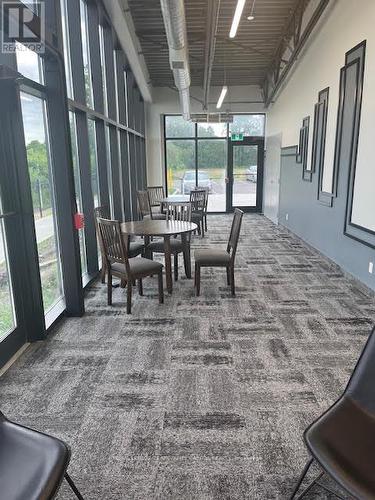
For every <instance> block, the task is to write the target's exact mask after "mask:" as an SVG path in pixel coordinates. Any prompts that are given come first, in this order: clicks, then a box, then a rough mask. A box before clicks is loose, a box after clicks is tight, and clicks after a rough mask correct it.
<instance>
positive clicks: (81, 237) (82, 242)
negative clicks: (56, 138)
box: [69, 111, 87, 275]
mask: <svg viewBox="0 0 375 500" xmlns="http://www.w3.org/2000/svg"><path fill="white" fill-rule="evenodd" d="M69 124H70V136H71V144H72V160H73V164H72V166H73V175H74V188H75V194H76V204H77V211H78V212H79V213H83V204H82V188H81V175H80V171H79V158H78V146H77V129H76V120H75V114H74V113H73V112H72V111H70V112H69ZM78 237H79V251H80V255H81V268H82V274H83V275H85V274H86V273H87V256H86V241H85V231H84V228H83V227H82V228H80V229H79V230H78Z"/></svg>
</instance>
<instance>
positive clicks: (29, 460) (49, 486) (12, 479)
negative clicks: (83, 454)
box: [0, 414, 70, 500]
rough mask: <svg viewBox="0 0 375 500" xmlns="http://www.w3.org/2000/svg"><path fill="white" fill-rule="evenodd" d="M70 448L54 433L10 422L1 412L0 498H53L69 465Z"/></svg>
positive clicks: (36, 499)
mask: <svg viewBox="0 0 375 500" xmlns="http://www.w3.org/2000/svg"><path fill="white" fill-rule="evenodd" d="M69 458H70V451H69V449H68V447H67V446H66V445H65V443H63V442H62V441H60V440H59V439H56V438H54V437H52V436H47V435H46V434H42V433H40V432H37V431H34V430H31V429H28V428H26V427H23V426H21V425H17V424H14V423H12V422H9V421H8V420H6V419H3V417H2V416H1V414H0V478H1V479H0V497H1V498H4V500H5V499H6V500H20V499H21V498H25V499H26V498H27V499H28V500H47V499H49V498H53V497H54V494H55V493H56V491H57V489H58V487H59V485H60V482H61V480H62V478H63V475H64V472H65V470H66V468H67V466H68V463H69Z"/></svg>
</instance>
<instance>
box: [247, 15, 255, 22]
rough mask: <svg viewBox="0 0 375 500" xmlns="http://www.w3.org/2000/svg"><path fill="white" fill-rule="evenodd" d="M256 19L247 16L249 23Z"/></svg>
mask: <svg viewBox="0 0 375 500" xmlns="http://www.w3.org/2000/svg"><path fill="white" fill-rule="evenodd" d="M254 19H255V17H254V16H247V20H248V21H253V20H254Z"/></svg>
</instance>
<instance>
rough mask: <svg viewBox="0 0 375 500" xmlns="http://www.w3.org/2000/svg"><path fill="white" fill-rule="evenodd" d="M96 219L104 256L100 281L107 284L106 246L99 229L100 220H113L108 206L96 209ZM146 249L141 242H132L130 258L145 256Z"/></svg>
mask: <svg viewBox="0 0 375 500" xmlns="http://www.w3.org/2000/svg"><path fill="white" fill-rule="evenodd" d="M94 217H95V228H96V234H97V237H98V241H99V248H100V252H101V254H102V268H101V270H100V279H101V282H102V283H105V276H106V274H107V263H106V260H105V258H104V246H103V240H102V237H101V234H100V231H99V228H98V219H99V218H100V219H107V220H110V219H111V215H110V212H109V207H108V205H103V206H101V207H96V208H94ZM144 249H145V246H144V243H142V242H141V241H130V243H129V252H128V253H129V257H137V255H141V254H143V252H144Z"/></svg>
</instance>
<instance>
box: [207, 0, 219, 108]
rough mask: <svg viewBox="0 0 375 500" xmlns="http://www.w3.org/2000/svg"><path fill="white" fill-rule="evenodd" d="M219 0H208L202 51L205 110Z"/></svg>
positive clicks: (213, 53) (213, 55) (208, 92)
mask: <svg viewBox="0 0 375 500" xmlns="http://www.w3.org/2000/svg"><path fill="white" fill-rule="evenodd" d="M219 10H220V0H208V5H207V22H206V33H207V36H206V45H205V51H204V78H203V109H204V110H207V106H208V99H209V94H210V86H211V74H212V66H213V64H214V59H215V45H216V33H217V26H218V22H219Z"/></svg>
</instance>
